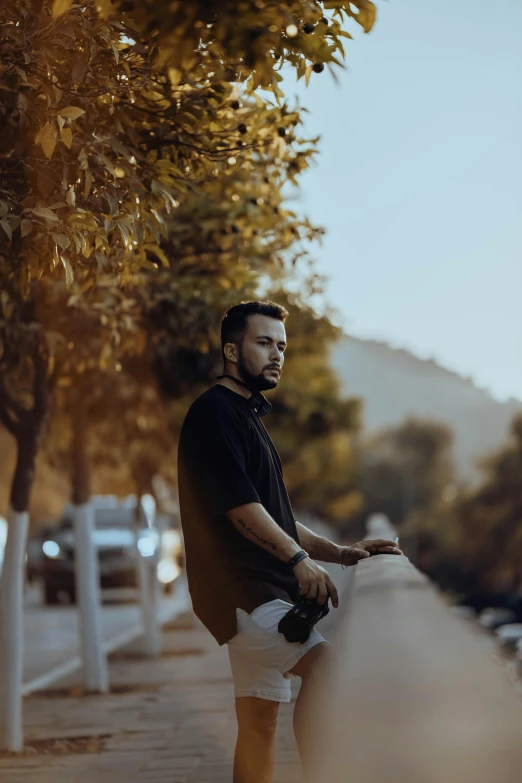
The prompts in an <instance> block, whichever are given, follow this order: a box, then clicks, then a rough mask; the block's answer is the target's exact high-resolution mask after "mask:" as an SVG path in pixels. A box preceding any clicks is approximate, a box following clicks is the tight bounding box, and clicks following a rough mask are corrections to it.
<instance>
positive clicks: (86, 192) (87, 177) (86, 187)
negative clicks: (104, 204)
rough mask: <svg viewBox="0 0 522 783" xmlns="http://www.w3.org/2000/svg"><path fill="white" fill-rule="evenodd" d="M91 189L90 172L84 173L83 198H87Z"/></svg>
mask: <svg viewBox="0 0 522 783" xmlns="http://www.w3.org/2000/svg"><path fill="white" fill-rule="evenodd" d="M91 188H92V174H91V172H90V171H86V172H85V184H84V188H83V195H84V196H85V198H87V196H88V195H89V193H90V192H91Z"/></svg>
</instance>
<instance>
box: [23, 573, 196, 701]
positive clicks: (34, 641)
mask: <svg viewBox="0 0 522 783" xmlns="http://www.w3.org/2000/svg"><path fill="white" fill-rule="evenodd" d="M133 594H134V591H119V594H118V593H117V592H116V591H107V592H106V593H104V595H103V598H104V603H103V608H102V626H103V640H104V643H105V646H106V647H108V648H109V649H116V648H117V647H118V646H120V645H121V644H123V643H124V642H125V641H127V640H129V639H130V638H133V637H136V636H138V635H139V624H140V607H139V605H138V604H137V603H135V602H133V603H131V602H130V601H129V598H131V597H134V596H133ZM116 598H124V599H127V600H126V601H121V600H118V602H116V601H115V599H116ZM107 599H108V600H107ZM185 603H186V587H185V585H184V583H180V585H179V587H178V589H177V590H176V591H175V592H174V594H173V595H172V596H168V597H165V598H163V599H162V602H161V607H160V617H161V619H162V620H163V621H166V620H167V619H169V618H170V617H172V616H174V615H175V614H176V613H177V612H179V611H180V610H182V608H183V606H184V605H185ZM24 627H25V651H24V680H23V681H24V689H25V691H26V692H28V691H31V690H34V689H39V688H40V687H42V688H45V687H48V686H49V685H50V684H51V682H48V681H47V679H48V677H47V676H48V675H49V673H50V672H52V671H53V670H55V669H56V670H57V672H58V671H59V670H60V669H63V672H64V673H67V671H71V670H73V669H74V668H78V666H79V660H78V656H79V652H80V641H79V640H80V633H79V627H78V613H77V611H76V607H75V606H65V605H64V606H45V605H44V604H43V603H42V600H41V597H40V594H39V590H38V588H37V587H30V588H28V590H27V593H26V598H25V611H24ZM68 667H70V668H68ZM40 678H42V680H41V684H39V683H38V682H37V680H40ZM35 686H37V687H35Z"/></svg>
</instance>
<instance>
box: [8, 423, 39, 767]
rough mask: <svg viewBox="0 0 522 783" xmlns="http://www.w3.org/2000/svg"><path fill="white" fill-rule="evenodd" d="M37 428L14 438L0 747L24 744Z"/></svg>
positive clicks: (12, 748)
mask: <svg viewBox="0 0 522 783" xmlns="http://www.w3.org/2000/svg"><path fill="white" fill-rule="evenodd" d="M38 435H39V428H38V427H33V428H32V429H31V430H26V431H24V433H23V437H20V439H19V440H18V452H17V459H16V467H15V472H14V476H13V483H12V485H11V501H10V508H9V514H8V528H7V540H6V544H5V551H4V562H3V568H2V575H1V578H0V749H1V750H9V751H15V752H18V751H21V750H22V748H23V742H24V737H23V719H22V684H23V661H24V628H23V610H24V607H23V598H24V570H25V569H24V566H25V551H26V546H27V532H28V529H29V512H28V505H29V496H30V493H31V487H32V484H33V480H34V468H35V459H36V452H37V448H38Z"/></svg>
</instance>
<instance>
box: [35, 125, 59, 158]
mask: <svg viewBox="0 0 522 783" xmlns="http://www.w3.org/2000/svg"><path fill="white" fill-rule="evenodd" d="M57 135H58V133H57V130H56V125H55V124H54V122H50V121H49V122H46V123H45V125H44V126H43V128H41V129H40V131H39V132H38V134H37V136H36V139H35V141H36V143H37V144H39V145H40V146H41V148H42V149H43V151H44V155H45V156H46V157H47V158H52V156H53V152H54V148H55V147H56V137H57Z"/></svg>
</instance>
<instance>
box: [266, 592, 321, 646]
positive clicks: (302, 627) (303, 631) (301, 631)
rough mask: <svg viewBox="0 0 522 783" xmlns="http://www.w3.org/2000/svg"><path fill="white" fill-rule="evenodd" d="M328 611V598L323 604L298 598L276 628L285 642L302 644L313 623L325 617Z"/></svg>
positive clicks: (306, 638)
mask: <svg viewBox="0 0 522 783" xmlns="http://www.w3.org/2000/svg"><path fill="white" fill-rule="evenodd" d="M329 611H330V609H329V608H328V599H327V600H326V602H325V603H324V604H318V603H317V601H312V600H310V599H309V598H300V599H299V600H298V602H297V603H296V604H295V605H294V606H292V608H291V609H290V611H288V612H287V613H286V614H285V616H284V617H283V618H282V619H281V620H280V621H279V625H278V626H277V630H278V631H279V633H282V634H283V636H284V637H285V639H286V641H287V642H300V643H301V644H303V643H304V642H306V641H308V637H309V636H310V634H311V632H312V629H313V627H314V625H315V624H316V623H318V622H319V620H322V618H323V617H326V615H327V614H328V612H329Z"/></svg>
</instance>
